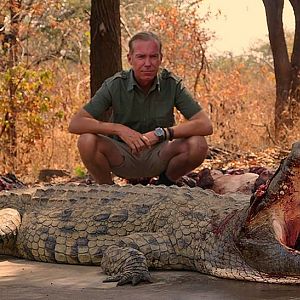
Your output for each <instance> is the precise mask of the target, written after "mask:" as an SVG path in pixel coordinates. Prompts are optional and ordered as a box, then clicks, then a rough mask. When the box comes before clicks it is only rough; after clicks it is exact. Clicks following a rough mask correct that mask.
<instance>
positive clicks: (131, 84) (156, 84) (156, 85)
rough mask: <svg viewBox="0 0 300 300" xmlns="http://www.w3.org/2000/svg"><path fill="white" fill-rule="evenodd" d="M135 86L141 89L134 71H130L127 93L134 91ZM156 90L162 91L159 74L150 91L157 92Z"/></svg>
mask: <svg viewBox="0 0 300 300" xmlns="http://www.w3.org/2000/svg"><path fill="white" fill-rule="evenodd" d="M134 86H137V87H139V84H138V83H137V82H136V80H135V78H134V76H133V70H132V69H130V71H129V82H128V87H127V91H132V90H133V89H134ZM155 88H157V90H158V91H160V81H159V74H157V75H156V78H155V79H154V83H153V85H152V87H151V88H150V91H153V90H155Z"/></svg>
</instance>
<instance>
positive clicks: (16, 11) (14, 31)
mask: <svg viewBox="0 0 300 300" xmlns="http://www.w3.org/2000/svg"><path fill="white" fill-rule="evenodd" d="M21 2H22V1H21V0H11V1H10V2H9V12H10V25H11V27H10V34H9V40H8V43H7V45H8V46H7V55H8V68H9V70H10V73H11V76H10V78H9V83H8V87H9V99H10V101H9V111H8V112H7V113H6V115H5V125H4V126H5V127H6V128H5V131H6V133H7V138H8V144H9V149H8V151H9V157H10V158H13V159H14V158H16V157H17V129H16V121H17V111H16V108H15V101H16V100H15V95H16V89H17V86H16V82H15V80H14V74H13V68H14V67H15V66H16V65H17V64H18V60H19V59H18V44H17V37H18V34H19V26H20V24H19V20H20V10H21Z"/></svg>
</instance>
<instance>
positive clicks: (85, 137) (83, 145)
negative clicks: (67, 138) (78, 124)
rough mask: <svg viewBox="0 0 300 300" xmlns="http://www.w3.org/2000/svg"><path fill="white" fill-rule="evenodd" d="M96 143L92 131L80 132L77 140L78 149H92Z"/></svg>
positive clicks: (95, 137)
mask: <svg viewBox="0 0 300 300" xmlns="http://www.w3.org/2000/svg"><path fill="white" fill-rule="evenodd" d="M96 144H97V136H96V135H95V134H92V133H84V134H81V135H80V136H79V138H78V141H77V147H78V149H79V151H80V152H81V151H88V150H90V151H94V150H95V147H96Z"/></svg>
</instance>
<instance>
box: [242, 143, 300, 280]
mask: <svg viewBox="0 0 300 300" xmlns="http://www.w3.org/2000/svg"><path fill="white" fill-rule="evenodd" d="M239 248H240V249H241V251H242V254H243V255H244V257H245V259H246V261H247V262H248V263H249V264H250V265H251V266H252V267H254V268H255V269H257V270H259V271H263V272H267V273H272V274H278V273H281V274H282V273H283V274H288V275H300V268H299V266H300V142H297V143H295V144H294V145H293V147H292V151H291V153H290V154H289V155H288V157H287V158H286V159H285V160H284V161H283V162H282V163H281V165H280V167H279V169H278V170H277V172H276V173H275V175H274V177H273V178H272V179H271V181H270V183H269V185H268V187H267V190H266V192H265V193H264V195H263V196H259V197H256V198H255V199H254V201H253V203H252V205H251V206H250V208H249V211H248V218H247V220H246V222H245V224H244V226H243V229H242V231H241V234H240V240H239Z"/></svg>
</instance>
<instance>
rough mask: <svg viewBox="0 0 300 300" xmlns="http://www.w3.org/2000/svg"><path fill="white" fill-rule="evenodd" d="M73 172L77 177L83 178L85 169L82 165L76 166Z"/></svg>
mask: <svg viewBox="0 0 300 300" xmlns="http://www.w3.org/2000/svg"><path fill="white" fill-rule="evenodd" d="M74 173H75V175H76V176H77V177H79V178H84V177H85V176H86V171H85V169H84V168H83V167H82V166H76V167H75V169H74Z"/></svg>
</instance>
